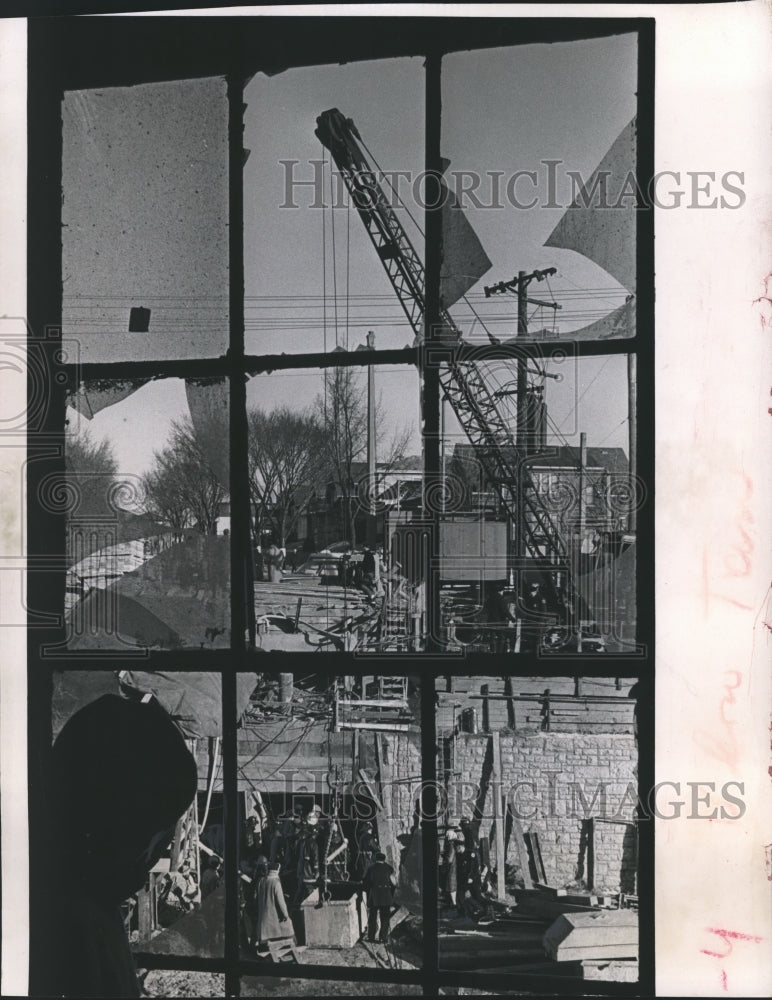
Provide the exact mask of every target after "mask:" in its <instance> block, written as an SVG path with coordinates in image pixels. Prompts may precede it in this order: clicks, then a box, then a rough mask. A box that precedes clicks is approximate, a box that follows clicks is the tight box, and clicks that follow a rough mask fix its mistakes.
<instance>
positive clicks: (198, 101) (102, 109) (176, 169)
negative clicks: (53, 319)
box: [62, 79, 229, 363]
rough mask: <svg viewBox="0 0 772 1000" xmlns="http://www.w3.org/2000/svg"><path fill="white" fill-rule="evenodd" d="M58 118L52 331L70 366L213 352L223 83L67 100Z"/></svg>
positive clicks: (221, 279)
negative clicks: (62, 342)
mask: <svg viewBox="0 0 772 1000" xmlns="http://www.w3.org/2000/svg"><path fill="white" fill-rule="evenodd" d="M62 121H63V161H62V199H63V204H62V225H63V229H62V282H63V288H62V291H63V332H64V335H65V337H67V338H71V339H73V340H76V341H77V342H78V344H79V350H80V356H79V358H78V359H77V360H78V361H79V362H82V363H85V362H112V361H150V360H159V359H163V358H169V359H179V358H195V357H213V356H217V355H221V354H224V353H225V350H226V349H227V346H228V336H229V311H228V302H229V289H228V282H229V265H228V261H229V249H228V238H229V237H228V234H229V220H228V98H227V87H226V84H225V81H224V80H222V79H204V80H182V81H175V82H171V83H152V84H143V85H141V86H135V87H110V88H103V89H100V90H83V91H67V92H66V93H65V95H64V100H63V103H62Z"/></svg>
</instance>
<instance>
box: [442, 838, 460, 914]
mask: <svg viewBox="0 0 772 1000" xmlns="http://www.w3.org/2000/svg"><path fill="white" fill-rule="evenodd" d="M462 843H463V839H462V837H461V836H460V834H459V833H457V832H456V830H449V831H448V834H447V836H446V837H445V850H444V855H443V857H444V862H445V873H444V874H445V893H446V894H447V897H448V901H449V902H450V905H451V906H455V905H456V893H457V890H458V848H459V845H460V844H462Z"/></svg>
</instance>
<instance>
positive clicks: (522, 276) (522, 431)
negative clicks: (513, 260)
mask: <svg viewBox="0 0 772 1000" xmlns="http://www.w3.org/2000/svg"><path fill="white" fill-rule="evenodd" d="M527 277H528V276H527V275H526V273H525V271H518V272H517V339H518V340H524V339H525V338H526V337H527V336H528V281H527ZM527 412H528V366H527V364H526V360H525V358H524V357H523V356H522V354H521V355H520V356H519V357H518V359H517V436H516V438H515V440H516V441H517V450H518V452H519V453H520V463H522V462H524V461H525V457H526V455H527V453H528V444H527V442H526V439H525V437H526V414H527ZM517 471H518V476H517V536H516V541H515V555H516V556H517V561H518V565H522V560H523V559H524V558H525V509H524V508H525V489H524V488H523V473H524V470H523V467H522V464H518V469H517ZM520 589H521V591H522V589H523V588H522V584H521V587H520Z"/></svg>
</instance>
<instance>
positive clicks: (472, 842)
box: [460, 816, 477, 851]
mask: <svg viewBox="0 0 772 1000" xmlns="http://www.w3.org/2000/svg"><path fill="white" fill-rule="evenodd" d="M460 826H461V833H462V835H463V837H464V843H465V844H466V849H467V851H474V850H476V849H477V837H476V835H475V829H474V824H473V823H472V821H471V819H469V818H468V817H466V816H465V817H464V818H463V819H462V820H461V824H460Z"/></svg>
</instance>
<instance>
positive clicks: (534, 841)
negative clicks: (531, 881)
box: [527, 831, 547, 885]
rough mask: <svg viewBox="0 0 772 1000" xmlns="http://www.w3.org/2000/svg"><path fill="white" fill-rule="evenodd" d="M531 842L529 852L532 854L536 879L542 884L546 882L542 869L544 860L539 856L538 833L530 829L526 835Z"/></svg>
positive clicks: (545, 875)
mask: <svg viewBox="0 0 772 1000" xmlns="http://www.w3.org/2000/svg"><path fill="white" fill-rule="evenodd" d="M527 837H528V839H529V840H530V842H531V853H532V854H533V864H534V868H535V869H536V875H537V881H538V882H541V883H542V884H543V885H546V883H547V874H546V872H545V871H544V861H543V860H542V856H541V845H540V844H539V834H538V833H536V832H535V831H531V833H529V834H528V835H527Z"/></svg>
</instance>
